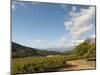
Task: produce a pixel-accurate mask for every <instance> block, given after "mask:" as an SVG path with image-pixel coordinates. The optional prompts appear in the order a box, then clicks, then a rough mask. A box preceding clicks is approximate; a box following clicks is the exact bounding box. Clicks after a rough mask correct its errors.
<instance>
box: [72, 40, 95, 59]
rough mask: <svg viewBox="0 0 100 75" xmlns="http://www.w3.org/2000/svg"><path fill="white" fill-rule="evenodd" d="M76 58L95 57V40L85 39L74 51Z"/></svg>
mask: <svg viewBox="0 0 100 75" xmlns="http://www.w3.org/2000/svg"><path fill="white" fill-rule="evenodd" d="M74 51H75V54H76V55H77V56H78V57H86V58H88V57H95V56H96V39H95V38H91V39H87V40H85V41H84V42H82V43H81V44H79V45H78V46H76V47H75V49H74Z"/></svg>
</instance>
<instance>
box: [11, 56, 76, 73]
mask: <svg viewBox="0 0 100 75" xmlns="http://www.w3.org/2000/svg"><path fill="white" fill-rule="evenodd" d="M74 59H75V58H74ZM67 60H69V59H67V57H66V56H57V57H27V58H16V59H13V60H12V74H25V73H40V72H53V71H59V69H61V68H62V67H65V66H67V65H66V61H67Z"/></svg>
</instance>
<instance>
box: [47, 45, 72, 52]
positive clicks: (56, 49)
mask: <svg viewBox="0 0 100 75" xmlns="http://www.w3.org/2000/svg"><path fill="white" fill-rule="evenodd" d="M73 48H74V47H73V46H72V47H66V48H61V47H60V48H59V47H58V48H48V49H47V50H53V51H59V52H65V51H70V50H73Z"/></svg>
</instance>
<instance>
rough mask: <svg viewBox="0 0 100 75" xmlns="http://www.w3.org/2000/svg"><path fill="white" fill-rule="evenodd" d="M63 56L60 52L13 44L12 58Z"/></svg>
mask: <svg viewBox="0 0 100 75" xmlns="http://www.w3.org/2000/svg"><path fill="white" fill-rule="evenodd" d="M58 54H61V53H60V52H58V51H47V50H40V49H35V48H30V47H26V46H23V45H20V44H18V43H15V42H12V58H18V57H29V56H47V55H58Z"/></svg>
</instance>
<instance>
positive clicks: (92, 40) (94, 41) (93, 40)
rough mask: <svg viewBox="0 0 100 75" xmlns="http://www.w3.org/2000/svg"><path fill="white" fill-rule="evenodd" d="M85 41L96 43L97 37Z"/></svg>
mask: <svg viewBox="0 0 100 75" xmlns="http://www.w3.org/2000/svg"><path fill="white" fill-rule="evenodd" d="M85 42H87V43H90V44H95V43H96V39H95V38H91V39H86V40H85Z"/></svg>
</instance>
